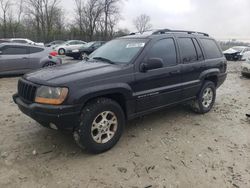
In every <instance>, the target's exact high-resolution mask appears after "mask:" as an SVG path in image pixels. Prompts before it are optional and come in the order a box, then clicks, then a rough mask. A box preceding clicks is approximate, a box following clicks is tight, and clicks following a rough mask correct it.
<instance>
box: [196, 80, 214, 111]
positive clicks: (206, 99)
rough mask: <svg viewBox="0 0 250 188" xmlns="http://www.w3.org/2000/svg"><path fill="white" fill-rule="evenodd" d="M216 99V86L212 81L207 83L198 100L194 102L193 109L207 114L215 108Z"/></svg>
mask: <svg viewBox="0 0 250 188" xmlns="http://www.w3.org/2000/svg"><path fill="white" fill-rule="evenodd" d="M215 99H216V87H215V84H214V83H213V82H211V81H206V82H205V83H204V85H203V87H202V89H201V91H200V93H199V94H198V96H197V98H196V99H195V100H194V101H193V102H192V104H191V107H192V109H193V110H194V111H195V112H197V113H200V114H205V113H208V112H209V111H210V110H211V109H212V108H213V106H214V103H215Z"/></svg>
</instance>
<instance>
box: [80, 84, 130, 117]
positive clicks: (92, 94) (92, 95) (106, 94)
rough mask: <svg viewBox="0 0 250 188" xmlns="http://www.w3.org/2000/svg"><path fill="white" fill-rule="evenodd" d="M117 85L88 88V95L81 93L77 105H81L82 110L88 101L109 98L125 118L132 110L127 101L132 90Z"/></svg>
mask: <svg viewBox="0 0 250 188" xmlns="http://www.w3.org/2000/svg"><path fill="white" fill-rule="evenodd" d="M118 85H119V87H118ZM118 85H117V84H115V85H113V87H110V88H108V86H106V87H105V86H101V88H100V87H94V88H88V89H87V91H88V93H82V95H81V97H80V99H79V102H78V103H80V104H82V108H84V107H85V106H86V104H88V103H89V102H90V101H93V100H95V99H98V98H109V99H112V100H114V101H116V102H117V103H118V104H119V105H120V106H121V108H122V109H123V111H124V114H125V116H126V117H128V114H129V113H130V111H131V110H132V109H133V108H132V107H130V105H128V101H131V99H132V90H131V88H130V87H129V86H128V85H124V84H118ZM115 86H117V87H115Z"/></svg>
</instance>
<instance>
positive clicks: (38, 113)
mask: <svg viewBox="0 0 250 188" xmlns="http://www.w3.org/2000/svg"><path fill="white" fill-rule="evenodd" d="M13 100H14V102H15V103H16V104H17V105H18V107H19V109H20V110H21V111H22V112H23V113H24V114H26V115H27V116H29V117H31V118H32V119H34V120H35V121H37V122H38V123H40V124H41V125H42V126H44V127H47V128H51V124H53V125H55V126H56V128H57V129H59V130H73V129H74V127H76V126H77V125H78V124H79V117H80V111H81V106H80V105H64V106H63V105H60V106H53V105H44V104H37V103H31V104H27V103H25V102H23V101H22V99H21V98H20V97H19V96H18V95H17V94H15V95H13Z"/></svg>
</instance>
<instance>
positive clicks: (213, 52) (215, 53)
mask: <svg viewBox="0 0 250 188" xmlns="http://www.w3.org/2000/svg"><path fill="white" fill-rule="evenodd" d="M200 40H201V43H202V46H203V48H204V50H205V53H206V55H207V58H208V59H215V58H220V57H222V53H221V52H220V49H219V47H218V45H217V44H216V42H215V41H214V40H212V39H200Z"/></svg>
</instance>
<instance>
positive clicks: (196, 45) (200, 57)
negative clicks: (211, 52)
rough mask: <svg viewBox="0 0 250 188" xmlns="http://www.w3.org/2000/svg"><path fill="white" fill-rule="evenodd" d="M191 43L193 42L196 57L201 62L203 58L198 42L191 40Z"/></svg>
mask: <svg viewBox="0 0 250 188" xmlns="http://www.w3.org/2000/svg"><path fill="white" fill-rule="evenodd" d="M193 42H194V45H195V49H196V52H197V55H198V60H203V59H204V57H203V54H202V51H201V47H200V45H199V43H198V41H197V40H196V39H193Z"/></svg>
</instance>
